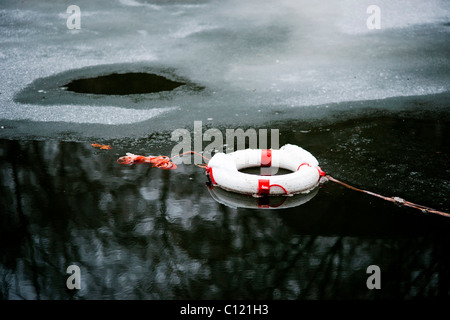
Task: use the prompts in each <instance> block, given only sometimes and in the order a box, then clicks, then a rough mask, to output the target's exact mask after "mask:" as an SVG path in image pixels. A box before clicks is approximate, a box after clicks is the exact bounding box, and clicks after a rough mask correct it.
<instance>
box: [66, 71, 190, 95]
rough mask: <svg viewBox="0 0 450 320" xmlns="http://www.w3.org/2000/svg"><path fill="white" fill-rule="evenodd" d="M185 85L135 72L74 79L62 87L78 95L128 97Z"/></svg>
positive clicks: (154, 75) (149, 74)
mask: <svg viewBox="0 0 450 320" xmlns="http://www.w3.org/2000/svg"><path fill="white" fill-rule="evenodd" d="M185 84H186V83H183V82H178V81H173V80H170V79H167V78H165V77H163V76H159V75H156V74H152V73H143V72H136V73H122V74H119V73H113V74H109V75H104V76H98V77H93V78H85V79H76V80H72V81H71V82H69V83H67V84H65V85H63V86H62V87H65V88H67V90H68V91H73V92H78V93H93V94H104V95H129V94H143V93H155V92H161V91H172V90H174V89H175V88H178V87H179V86H182V85H185Z"/></svg>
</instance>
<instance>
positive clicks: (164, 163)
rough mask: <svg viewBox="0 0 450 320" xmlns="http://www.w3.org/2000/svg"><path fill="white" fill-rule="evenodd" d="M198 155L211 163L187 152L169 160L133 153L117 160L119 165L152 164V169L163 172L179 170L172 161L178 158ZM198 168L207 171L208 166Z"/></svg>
mask: <svg viewBox="0 0 450 320" xmlns="http://www.w3.org/2000/svg"><path fill="white" fill-rule="evenodd" d="M190 153H194V154H198V155H200V156H201V157H203V158H204V159H205V160H206V161H209V159H208V158H207V157H205V156H203V155H202V154H200V153H198V152H195V151H186V152H183V153H180V154H177V155H175V156H173V157H172V158H169V157H167V156H148V157H145V156H140V155H137V154H133V153H129V152H128V153H127V155H126V156H123V157H120V158H119V159H117V163H119V164H135V163H150V164H151V165H152V167H156V168H159V169H163V170H174V169H176V168H177V165H176V164H175V163H173V162H172V161H171V160H172V159H173V158H176V157H180V156H182V155H185V154H190ZM195 165H196V166H197V167H200V168H204V169H206V166H203V165H199V164H195Z"/></svg>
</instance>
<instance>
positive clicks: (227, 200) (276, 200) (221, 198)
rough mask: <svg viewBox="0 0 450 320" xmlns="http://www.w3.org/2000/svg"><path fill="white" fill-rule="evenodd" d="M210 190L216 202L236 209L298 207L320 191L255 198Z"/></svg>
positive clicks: (212, 188) (210, 188)
mask: <svg viewBox="0 0 450 320" xmlns="http://www.w3.org/2000/svg"><path fill="white" fill-rule="evenodd" d="M208 189H209V192H210V194H211V197H212V198H213V199H214V200H216V201H217V202H219V203H221V204H224V205H226V206H228V207H230V208H234V209H236V208H249V209H285V208H292V207H297V206H301V205H302V204H304V203H306V202H308V201H309V200H311V199H312V198H314V196H315V195H316V194H317V192H318V191H319V189H318V188H316V189H314V190H312V191H311V192H309V193H306V194H295V195H292V196H263V197H253V196H251V195H245V194H240V193H235V192H229V191H226V190H224V189H222V188H220V187H213V186H211V185H210V184H208Z"/></svg>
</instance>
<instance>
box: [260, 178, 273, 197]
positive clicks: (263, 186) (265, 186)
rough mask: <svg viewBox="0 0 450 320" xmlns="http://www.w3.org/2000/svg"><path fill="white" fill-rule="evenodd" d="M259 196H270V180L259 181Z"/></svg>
mask: <svg viewBox="0 0 450 320" xmlns="http://www.w3.org/2000/svg"><path fill="white" fill-rule="evenodd" d="M258 194H259V195H264V194H270V180H269V179H259V180H258Z"/></svg>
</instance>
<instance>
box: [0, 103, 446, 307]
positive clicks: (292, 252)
mask: <svg viewBox="0 0 450 320" xmlns="http://www.w3.org/2000/svg"><path fill="white" fill-rule="evenodd" d="M273 127H277V126H276V125H275V124H274V126H273ZM278 128H282V129H280V132H281V135H280V145H283V144H285V143H292V144H297V145H299V146H302V147H303V148H305V149H307V150H308V151H310V152H311V153H312V154H313V155H315V156H316V158H317V159H318V160H319V162H320V165H321V167H322V169H324V170H325V171H326V172H327V173H328V174H330V175H331V176H334V177H335V178H338V179H340V180H343V181H345V182H347V183H350V184H352V185H354V186H356V187H362V188H365V189H368V190H371V191H374V192H378V193H381V194H383V195H386V196H400V197H404V198H405V199H407V200H410V201H413V202H417V203H419V204H422V205H426V206H430V207H433V208H435V209H438V210H442V211H446V212H449V211H450V202H449V198H448V195H449V194H450V168H449V166H448V163H449V160H450V143H449V137H450V117H449V114H448V112H428V111H426V109H425V110H424V111H420V112H411V113H407V112H403V113H401V114H400V113H388V112H380V113H378V114H375V115H372V116H370V117H362V118H359V119H355V120H351V119H349V120H345V121H335V122H333V123H326V122H322V123H319V122H317V123H306V122H302V121H301V120H299V121H285V122H283V123H280V124H279V125H278ZM164 137H165V136H164V134H162V135H161V137H158V136H156V135H152V136H149V137H148V138H145V139H131V138H130V139H120V140H119V139H117V140H110V141H100V142H102V143H108V144H110V145H111V146H112V148H113V149H112V150H99V149H96V148H93V147H92V146H91V145H90V142H99V141H90V142H88V141H86V142H70V141H62V140H46V141H37V140H29V141H26V140H5V139H4V140H1V141H0V159H1V161H0V172H1V175H0V177H1V180H0V181H1V192H0V208H1V209H0V235H1V239H0V275H1V279H0V297H1V298H2V299H370V300H371V299H414V298H419V299H436V298H447V299H448V298H449V296H450V256H449V254H448V253H449V245H450V233H449V232H448V230H449V228H450V219H448V218H444V217H440V216H433V215H431V214H424V213H421V212H420V211H418V210H415V209H411V208H404V207H398V206H396V205H394V204H392V203H390V202H386V201H383V200H381V199H378V198H374V197H371V196H369V195H365V194H362V193H358V192H355V191H352V190H349V189H346V188H343V187H342V186H339V185H336V184H334V183H332V182H330V181H329V182H326V183H325V184H323V185H322V186H321V187H320V188H319V189H317V190H315V191H314V193H313V194H311V195H312V196H311V197H310V198H308V199H304V200H305V201H303V202H304V203H303V204H300V205H297V206H296V205H295V201H297V200H299V202H298V203H302V199H299V198H293V200H292V201H293V202H291V203H294V206H291V207H289V206H287V205H286V208H283V205H281V206H280V207H278V209H276V210H275V209H274V210H267V209H261V208H260V209H258V208H256V209H250V208H239V207H238V208H233V207H231V206H227V205H224V204H221V203H219V202H218V201H216V200H215V199H214V198H213V197H212V195H211V193H210V190H209V189H208V187H207V186H206V182H207V178H206V176H205V175H204V171H203V169H201V168H198V167H196V166H194V165H180V166H179V167H178V169H177V170H175V171H163V170H160V169H157V168H150V167H149V166H147V165H135V166H124V165H119V164H117V162H116V160H117V158H118V157H119V156H122V155H124V154H125V153H126V152H133V153H136V154H154V155H158V154H168V153H169V152H170V150H171V147H172V146H173V142H168V141H167V140H164V139H165V138H164ZM224 196H226V194H225V195H224ZM227 199H228V200H230V199H231V200H232V199H233V197H232V196H231V198H230V197H228V198H227ZM236 201H237V200H236ZM236 203H239V202H236ZM257 204H258V203H255V205H256V207H257ZM278 204H280V202H278ZM286 204H287V203H286ZM72 264H75V265H77V266H79V267H80V270H81V289H80V290H76V289H74V290H69V289H67V287H66V280H67V278H68V276H69V275H68V274H67V273H66V269H67V267H68V266H69V265H72ZM369 265H378V266H379V267H380V269H381V289H380V290H369V289H368V288H367V286H366V280H367V278H368V277H369V274H367V272H366V270H367V267H368V266H369Z"/></svg>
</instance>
